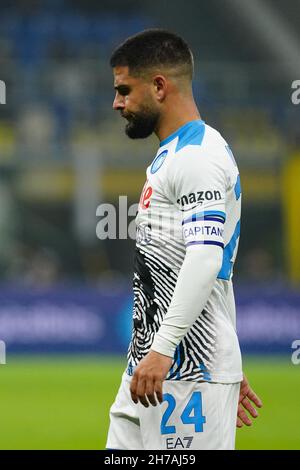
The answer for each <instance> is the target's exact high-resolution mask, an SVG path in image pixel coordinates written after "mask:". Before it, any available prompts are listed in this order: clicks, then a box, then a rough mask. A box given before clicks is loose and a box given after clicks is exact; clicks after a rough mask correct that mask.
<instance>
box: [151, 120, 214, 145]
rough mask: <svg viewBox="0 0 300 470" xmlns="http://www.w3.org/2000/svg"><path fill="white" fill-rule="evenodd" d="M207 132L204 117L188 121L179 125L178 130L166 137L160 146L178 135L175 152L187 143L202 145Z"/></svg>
mask: <svg viewBox="0 0 300 470" xmlns="http://www.w3.org/2000/svg"><path fill="white" fill-rule="evenodd" d="M204 132H205V122H204V121H202V119H196V120H194V121H190V122H187V123H186V124H184V125H183V126H181V127H179V129H177V131H175V132H173V134H171V135H169V136H168V137H167V138H166V139H164V140H162V141H161V142H160V145H159V147H164V146H165V145H167V144H169V143H170V142H171V141H172V140H174V139H176V137H178V142H177V145H176V149H175V153H176V152H178V151H179V150H180V149H182V148H183V147H185V146H186V145H201V143H202V140H203V137H204Z"/></svg>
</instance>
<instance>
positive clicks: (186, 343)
mask: <svg viewBox="0 0 300 470" xmlns="http://www.w3.org/2000/svg"><path fill="white" fill-rule="evenodd" d="M177 276H178V274H177V272H176V270H175V271H174V270H173V269H172V268H171V267H170V266H168V265H167V264H166V263H165V262H164V261H163V260H162V259H160V258H159V257H158V256H157V255H156V256H155V255H154V254H153V252H152V251H151V252H149V251H148V250H147V249H143V248H142V247H141V246H140V247H138V248H136V253H135V266H134V277H133V292H134V306H133V332H132V339H131V343H130V345H129V349H128V370H129V371H130V370H132V369H133V368H134V367H135V366H136V365H137V364H138V363H139V362H140V360H141V359H143V357H144V356H145V355H146V354H147V353H148V351H149V350H150V348H151V345H152V342H153V339H154V335H155V333H156V332H157V331H158V329H159V327H160V325H161V323H162V321H163V319H164V316H165V314H166V313H167V310H168V307H169V304H170V302H171V299H172V296H173V292H174V289H175V286H176V282H177ZM215 350H216V329H215V325H214V321H213V316H212V315H211V314H209V313H208V312H207V311H205V310H203V312H202V313H201V315H199V317H198V319H197V320H196V322H195V323H194V324H193V326H192V327H191V329H190V330H189V332H188V333H187V334H186V336H185V337H184V339H183V340H182V341H181V343H180V344H179V346H178V347H177V349H176V353H175V356H174V362H173V365H172V367H171V369H170V372H169V374H168V376H167V380H179V379H180V380H192V381H208V380H210V377H209V370H210V369H211V367H212V365H213V362H214V353H215Z"/></svg>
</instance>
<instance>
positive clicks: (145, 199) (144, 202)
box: [140, 180, 153, 209]
mask: <svg viewBox="0 0 300 470" xmlns="http://www.w3.org/2000/svg"><path fill="white" fill-rule="evenodd" d="M152 193H153V189H152V188H151V186H148V180H147V181H146V183H145V184H144V187H143V191H142V194H141V198H140V207H141V208H142V209H148V208H149V206H150V198H151V196H152Z"/></svg>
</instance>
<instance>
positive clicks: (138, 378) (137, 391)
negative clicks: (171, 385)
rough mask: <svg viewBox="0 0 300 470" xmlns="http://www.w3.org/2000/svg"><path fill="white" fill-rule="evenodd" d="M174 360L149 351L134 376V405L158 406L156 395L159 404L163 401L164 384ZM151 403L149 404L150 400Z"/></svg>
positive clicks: (132, 391) (132, 387)
mask: <svg viewBox="0 0 300 470" xmlns="http://www.w3.org/2000/svg"><path fill="white" fill-rule="evenodd" d="M172 363H173V359H172V358H171V357H168V356H164V355H163V354H160V353H158V352H156V351H151V350H150V351H149V352H148V354H147V355H146V356H145V357H144V359H142V360H141V362H140V363H139V365H138V366H137V368H136V369H135V372H134V374H133V377H132V380H131V385H130V393H131V398H132V400H133V401H134V403H138V402H139V401H140V402H141V403H142V405H144V406H145V407H146V408H148V406H149V402H150V404H151V405H153V406H156V405H157V402H156V399H155V394H156V397H157V400H158V402H159V403H162V401H163V392H162V382H163V381H164V379H165V378H166V376H167V373H168V372H169V370H170V368H171V365H172ZM147 398H148V400H149V402H148V400H147Z"/></svg>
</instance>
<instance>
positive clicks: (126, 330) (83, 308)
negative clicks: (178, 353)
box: [0, 285, 300, 357]
mask: <svg viewBox="0 0 300 470" xmlns="http://www.w3.org/2000/svg"><path fill="white" fill-rule="evenodd" d="M235 295H236V302H237V317H238V322H237V328H238V334H239V339H240V343H241V348H242V351H243V352H244V353H248V352H249V353H252V352H254V353H255V352H256V353H283V354H285V353H286V354H289V353H290V351H291V344H292V342H293V341H294V340H295V339H300V292H297V291H292V290H288V289H286V288H285V287H284V286H273V287H270V286H264V287H257V286H251V287H249V286H248V285H247V286H239V287H238V288H236V289H235ZM0 298H1V302H0V340H2V341H4V342H5V344H6V348H7V354H8V357H9V354H10V353H23V354H25V353H28V354H31V353H38V354H43V353H101V354H120V353H122V354H125V353H126V350H127V345H128V341H129V339H130V334H131V325H132V319H131V316H132V294H131V290H130V287H129V286H125V287H116V286H114V285H111V286H107V285H106V286H102V287H97V288H92V287H84V286H82V285H78V286H74V285H73V286H65V287H58V288H51V289H46V290H45V289H44V290H42V289H32V288H30V289H29V288H20V287H16V286H14V287H12V286H2V287H1V288H0Z"/></svg>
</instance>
